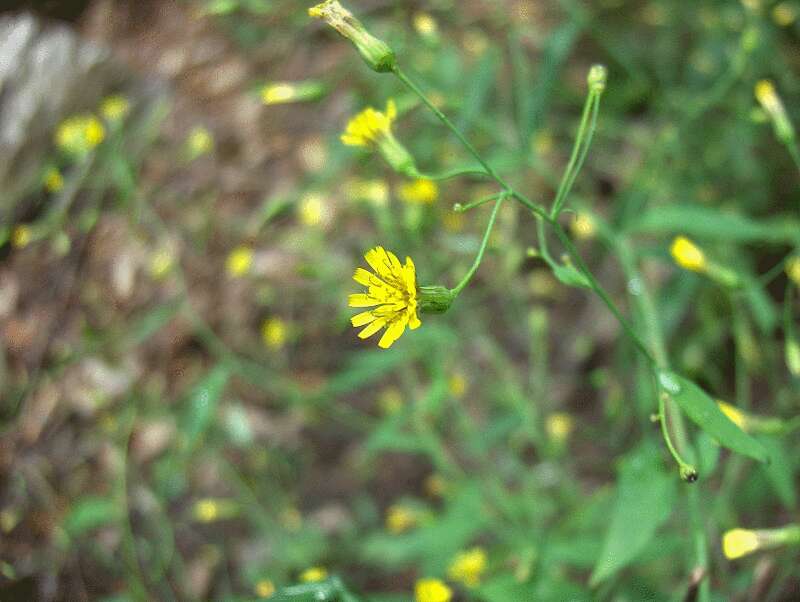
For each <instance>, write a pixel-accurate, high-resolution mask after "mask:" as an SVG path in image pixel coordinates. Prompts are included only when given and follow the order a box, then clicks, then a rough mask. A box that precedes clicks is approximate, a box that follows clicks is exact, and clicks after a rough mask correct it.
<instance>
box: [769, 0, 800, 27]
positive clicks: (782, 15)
mask: <svg viewBox="0 0 800 602" xmlns="http://www.w3.org/2000/svg"><path fill="white" fill-rule="evenodd" d="M796 19H797V7H796V6H793V5H792V4H791V3H789V2H781V3H780V4H776V5H775V7H774V8H773V9H772V20H773V21H775V23H777V24H778V25H780V26H781V27H788V26H789V25H791V24H792V23H794V22H795V20H796Z"/></svg>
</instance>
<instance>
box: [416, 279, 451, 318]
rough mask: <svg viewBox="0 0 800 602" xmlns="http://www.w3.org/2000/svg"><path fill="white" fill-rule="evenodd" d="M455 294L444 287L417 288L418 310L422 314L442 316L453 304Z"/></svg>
mask: <svg viewBox="0 0 800 602" xmlns="http://www.w3.org/2000/svg"><path fill="white" fill-rule="evenodd" d="M455 298H456V295H455V293H453V291H452V290H450V289H449V288H446V287H444V286H438V285H433V286H421V287H419V309H420V311H421V312H422V313H428V314H443V313H444V312H446V311H447V310H448V309H450V306H451V305H452V304H453V299H455Z"/></svg>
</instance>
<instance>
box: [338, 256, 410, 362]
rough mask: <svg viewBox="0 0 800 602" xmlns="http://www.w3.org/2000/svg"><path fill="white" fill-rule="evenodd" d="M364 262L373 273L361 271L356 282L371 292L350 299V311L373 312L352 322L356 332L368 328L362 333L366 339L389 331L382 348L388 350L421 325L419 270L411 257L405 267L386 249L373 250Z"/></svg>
mask: <svg viewBox="0 0 800 602" xmlns="http://www.w3.org/2000/svg"><path fill="white" fill-rule="evenodd" d="M364 259H366V260H367V263H368V264H369V266H370V267H371V268H372V270H373V271H372V272H370V271H369V270H365V269H364V268H358V269H356V271H355V274H353V280H355V281H356V282H358V283H359V284H361V285H363V286H365V287H366V288H367V292H366V293H358V294H354V295H350V307H371V308H372V309H370V310H367V311H364V312H361V313H360V314H357V315H355V316H353V317H352V318H351V320H350V322H351V323H352V324H353V326H355V327H356V328H358V327H360V326H366V328H364V329H363V330H362V331H361V332H359V333H358V336H359V337H360V338H362V339H366V338H368V337H371V336H372V335H373V334H375V333H376V332H378V331H379V330H380V329H381V328H384V327H385V328H386V331H385V332H384V333H383V336H382V337H381V339H380V341H378V346H379V347H382V348H384V349H386V348H388V347H390V346H391V345H392V343H394V342H395V341H396V340H397V339H399V338H400V335H402V334H403V332H405V329H406V326H408V327H409V328H411V329H412V330H414V329H416V328H419V327H420V325H421V322H420V320H419V317H418V316H417V300H418V293H417V276H416V270H415V268H414V262H413V261H411V258H410V257H406V262H405V265H403V264H401V263H400V260H399V259H398V258H397V255H395V254H394V253H392V252H391V251H387V250H386V249H384V248H383V247H375V248H374V249H370V250H369V251H367V253H366V254H365V255H364Z"/></svg>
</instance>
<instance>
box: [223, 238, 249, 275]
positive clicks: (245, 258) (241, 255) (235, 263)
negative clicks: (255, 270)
mask: <svg viewBox="0 0 800 602" xmlns="http://www.w3.org/2000/svg"><path fill="white" fill-rule="evenodd" d="M252 266H253V249H251V248H250V247H245V246H240V247H236V248H235V249H234V250H233V251H231V253H230V255H228V259H227V261H226V262H225V267H226V268H227V270H228V274H230V275H231V276H233V277H234V278H238V277H239V276H244V275H245V274H246V273H247V272H249V271H250V268H251V267H252Z"/></svg>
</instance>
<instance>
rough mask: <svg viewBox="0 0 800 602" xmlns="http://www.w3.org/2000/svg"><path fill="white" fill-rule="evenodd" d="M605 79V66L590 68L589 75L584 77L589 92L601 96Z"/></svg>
mask: <svg viewBox="0 0 800 602" xmlns="http://www.w3.org/2000/svg"><path fill="white" fill-rule="evenodd" d="M607 79H608V69H606V67H605V65H592V68H591V69H589V75H588V76H587V77H586V83H587V84H588V85H589V91H590V92H592V93H594V94H602V93H603V91H604V90H605V89H606V80H607Z"/></svg>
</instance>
